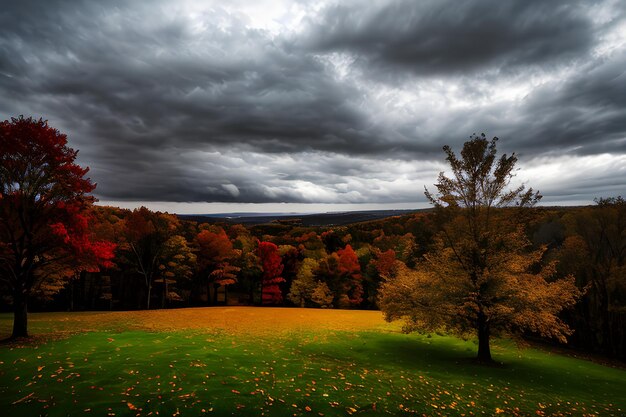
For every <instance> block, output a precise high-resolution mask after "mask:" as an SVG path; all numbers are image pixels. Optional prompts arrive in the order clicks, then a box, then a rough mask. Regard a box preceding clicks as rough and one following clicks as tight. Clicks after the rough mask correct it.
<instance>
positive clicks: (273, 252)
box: [257, 242, 285, 304]
mask: <svg viewBox="0 0 626 417" xmlns="http://www.w3.org/2000/svg"><path fill="white" fill-rule="evenodd" d="M257 255H258V257H259V262H260V264H261V269H262V270H263V278H262V282H261V300H262V303H263V304H280V303H281V302H282V301H283V295H282V291H281V290H280V286H279V284H280V283H281V282H284V281H285V279H284V278H283V277H282V276H281V274H282V272H283V263H282V260H281V257H280V253H279V251H278V246H276V245H275V244H273V243H272V242H259V246H258V248H257Z"/></svg>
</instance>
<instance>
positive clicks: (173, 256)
mask: <svg viewBox="0 0 626 417" xmlns="http://www.w3.org/2000/svg"><path fill="white" fill-rule="evenodd" d="M160 261H161V263H160V265H159V275H160V277H159V278H158V279H156V280H155V282H157V283H161V284H162V285H163V292H162V298H161V307H162V308H165V307H166V305H167V303H169V302H170V301H183V297H182V296H181V294H180V293H181V289H182V288H181V287H182V286H183V285H184V283H185V282H186V281H188V280H189V279H190V278H191V276H192V275H193V272H194V270H195V267H196V255H195V254H194V253H193V252H192V250H191V248H190V247H189V245H188V244H187V240H186V239H185V238H184V237H183V236H180V235H174V236H172V237H170V238H169V239H168V240H167V241H166V242H165V243H164V244H163V251H162V254H161V257H160ZM172 285H173V286H174V288H172ZM187 292H188V291H187ZM185 298H188V297H185Z"/></svg>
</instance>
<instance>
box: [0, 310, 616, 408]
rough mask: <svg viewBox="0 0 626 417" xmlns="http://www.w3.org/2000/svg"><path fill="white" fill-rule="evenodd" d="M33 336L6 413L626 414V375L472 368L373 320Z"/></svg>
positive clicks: (536, 363)
mask: <svg viewBox="0 0 626 417" xmlns="http://www.w3.org/2000/svg"><path fill="white" fill-rule="evenodd" d="M10 327H11V316H9V315H0V337H4V336H8V334H9V332H10ZM30 329H31V332H32V333H33V334H34V335H35V336H36V337H35V338H34V341H33V342H31V343H28V344H25V345H21V346H18V345H2V346H0V415H3V416H5V415H6V416H38V415H48V416H68V415H70V416H79V415H94V416H114V415H115V416H129V415H130V416H135V415H136V416H148V415H159V416H173V417H175V416H202V415H236V416H299V415H302V416H344V415H362V416H370V415H428V416H431V415H433V416H438V415H440V416H457V415H458V416H471V415H486V416H491V415H497V414H500V415H503V416H508V415H521V416H531V415H532V416H537V415H540V416H569V415H580V416H595V415H598V416H612V415H614V416H623V415H626V395H625V393H626V371H624V370H620V369H613V368H609V367H605V366H601V365H597V364H594V363H591V362H588V361H584V360H579V359H574V358H571V357H565V356H561V355H558V354H553V353H550V352H545V351H540V350H537V349H524V350H518V349H517V347H516V346H515V345H513V344H511V343H510V342H506V341H497V342H496V343H495V345H494V347H493V353H494V357H495V359H496V360H497V361H499V362H502V365H501V366H496V367H484V366H479V365H476V364H475V363H473V362H472V361H471V360H470V358H471V357H473V355H474V354H475V350H476V345H475V344H474V343H473V342H471V341H468V342H466V341H462V340H458V339H455V338H452V337H444V336H436V335H433V336H432V337H429V336H427V335H415V334H413V335H404V334H401V333H400V332H399V331H398V326H396V325H393V324H388V323H385V322H384V321H383V320H382V316H381V314H380V313H379V312H373V311H340V310H309V309H281V308H252V307H237V308H226V307H225V308H195V309H184V310H165V311H163V310H161V311H150V312H114V313H42V314H32V315H31V316H30Z"/></svg>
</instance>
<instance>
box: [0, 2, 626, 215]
mask: <svg viewBox="0 0 626 417" xmlns="http://www.w3.org/2000/svg"><path fill="white" fill-rule="evenodd" d="M233 4H235V6H237V5H238V3H236V2H235V3H233ZM241 4H244V5H245V4H246V2H242V3H241ZM607 4H608V3H607ZM616 4H617V6H615V7H613V6H610V4H609V5H608V6H606V8H605V10H604V13H605V14H608V15H609V16H611V17H610V18H605V19H604V20H602V21H601V22H600V23H598V22H596V21H593V20H592V19H591V17H590V16H592V15H594V14H598V13H596V12H598V11H599V10H600V9H599V7H600V6H603V5H604V3H598V4H596V3H588V2H584V3H582V2H581V3H578V2H562V1H550V2H534V1H532V2H531V1H521V0H515V1H510V2H499V1H495V0H493V1H477V2H452V1H446V2H441V1H421V2H412V1H405V0H402V1H395V2H374V3H371V2H364V3H363V2H361V3H343V2H342V3H341V5H340V6H337V5H334V6H333V5H328V6H325V7H322V8H321V11H320V12H319V13H317V14H315V13H314V14H310V15H309V16H308V17H306V18H305V19H304V20H303V21H302V22H301V24H296V25H295V26H294V27H296V28H297V30H285V31H284V32H280V31H279V32H278V33H276V32H271V31H269V30H266V29H259V28H257V27H255V26H254V25H252V24H250V22H249V20H247V17H246V16H245V15H244V13H243V12H241V13H239V12H234V11H233V10H230V9H226V8H225V7H226V6H228V5H222V4H220V3H215V4H213V5H209V6H207V5H206V4H203V3H201V5H202V8H199V9H198V10H195V11H193V13H191V12H190V11H189V10H187V8H188V7H187V6H188V4H183V5H182V6H180V7H177V6H176V5H175V3H168V2H160V1H156V2H141V3H140V2H125V1H117V2H105V3H97V2H87V1H84V2H83V1H61V0H58V1H48V2H36V1H20V2H13V3H11V4H10V5H8V6H7V7H4V8H3V9H2V11H1V12H0V27H2V31H0V116H2V117H1V118H2V119H5V118H7V117H9V116H14V115H18V114H25V115H34V116H43V117H44V118H47V119H49V120H50V124H51V125H53V126H54V127H57V128H59V129H60V130H62V131H63V132H66V133H68V136H69V139H70V144H71V145H72V146H73V147H76V148H78V149H80V154H79V158H80V162H81V163H83V164H85V165H89V166H90V167H91V173H90V175H91V177H92V178H93V179H94V180H95V181H96V182H98V188H97V193H98V196H99V197H100V198H102V199H105V200H132V201H137V200H139V201H222V202H283V201H287V202H324V203H354V202H358V203H367V202H405V201H416V200H420V201H421V200H423V196H422V195H421V192H419V191H416V190H421V189H422V184H423V183H424V182H426V183H428V184H430V183H432V182H433V181H434V178H435V177H436V174H437V172H438V171H439V170H440V169H442V165H441V162H442V161H443V158H442V152H441V146H442V145H443V144H452V145H453V146H454V147H455V149H458V148H459V147H460V146H461V145H462V142H463V141H464V140H465V139H466V138H467V137H468V135H469V134H471V133H472V132H482V131H485V132H486V133H487V134H489V135H492V136H493V135H498V136H500V137H501V138H503V140H502V142H501V143H502V149H503V150H505V151H512V150H515V151H518V152H519V153H520V155H522V157H523V160H525V161H532V160H533V158H536V157H541V156H542V155H550V156H551V157H552V156H554V155H559V154H563V153H565V154H567V155H569V156H577V155H592V156H593V155H595V154H600V153H604V152H611V153H613V154H614V155H621V154H623V153H624V151H625V150H624V146H625V141H624V138H625V137H626V126H625V122H624V120H626V117H624V116H625V110H624V109H625V108H626V103H625V99H624V97H626V91H625V86H626V82H625V81H624V71H623V68H624V67H626V58H625V56H624V48H623V46H621V47H616V48H615V50H614V51H612V52H611V53H604V54H601V55H599V54H597V53H596V52H594V51H595V49H594V48H597V46H598V44H599V43H600V42H601V41H602V39H604V38H605V37H606V36H605V35H606V34H607V33H608V32H609V31H610V30H613V29H614V28H615V27H616V26H617V24H618V23H619V22H623V10H622V9H623V8H624V7H620V6H619V3H616ZM222 6H223V7H222ZM594 7H595V8H596V9H593V8H594ZM600 8H601V7H600ZM607 10H608V12H607ZM592 11H593V13H592ZM192 14H193V15H194V16H193V17H192V16H191V15H192ZM616 33H618V34H619V33H620V32H616ZM555 74H563V76H562V77H561V76H558V75H555ZM533 77H544V78H545V81H541V82H535V84H534V86H533V87H532V89H531V91H530V92H529V93H528V94H527V95H526V96H525V97H522V98H519V99H514V100H513V99H510V100H508V101H507V100H504V101H503V100H500V101H498V100H491V97H492V95H493V94H494V90H495V89H497V88H498V87H494V86H500V85H502V86H503V88H509V87H510V86H511V85H515V84H516V83H517V82H518V81H519V83H524V82H526V80H527V79H531V78H533ZM485 80H487V81H485ZM390 81H393V82H390ZM452 87H453V88H452ZM451 91H455V92H451ZM423 92H426V93H428V94H431V95H435V96H436V98H435V99H434V101H433V99H432V98H430V99H426V98H424V96H423V94H422V93H423ZM403 93H404V94H409V95H411V94H413V96H411V98H409V99H406V97H405V98H404V99H403V101H402V102H403V103H404V102H406V103H407V104H406V105H403V104H398V103H399V102H400V96H401V95H402V94H403ZM428 94H426V96H428ZM457 98H459V99H461V98H462V99H465V100H469V101H470V102H471V103H472V105H457V101H458V100H457ZM433 102H434V105H433ZM446 102H449V103H450V106H447V105H443V104H440V103H446ZM473 103H476V105H474V104H473ZM432 161H435V162H432ZM589 175H591V176H592V177H593V178H591V179H590V181H593V179H595V178H606V175H605V174H604V173H599V174H598V173H596V174H593V173H591V171H590V173H589ZM571 181H572V182H570V183H564V185H563V187H562V188H563V189H565V190H568V189H570V188H568V187H570V186H571V190H572V193H575V194H577V193H578V192H579V191H580V190H578V189H577V188H576V187H575V186H574V185H572V184H573V182H574V181H579V180H576V179H572V180H571ZM602 181H603V180H602ZM617 182H618V184H617V185H615V184H613V185H610V187H612V188H611V189H615V187H617V188H619V187H620V186H624V183H623V181H622V182H620V181H619V180H618V181H617ZM579 183H580V181H579ZM595 184H596V183H594V187H595ZM608 186H609V185H607V187H608ZM550 187H552V188H550V189H554V190H556V189H557V188H558V187H553V186H550ZM592 188H593V187H592ZM623 188H626V187H623ZM555 192H556V191H555ZM585 192H586V193H590V192H591V191H585ZM559 198H561V197H559Z"/></svg>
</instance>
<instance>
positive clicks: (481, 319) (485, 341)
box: [476, 311, 493, 363]
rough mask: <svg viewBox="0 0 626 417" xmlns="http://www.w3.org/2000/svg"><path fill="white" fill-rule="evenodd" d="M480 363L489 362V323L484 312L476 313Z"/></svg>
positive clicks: (490, 360) (491, 360)
mask: <svg viewBox="0 0 626 417" xmlns="http://www.w3.org/2000/svg"><path fill="white" fill-rule="evenodd" d="M476 359H478V362H480V363H491V362H493V359H491V349H490V348H489V323H488V322H487V318H486V317H485V315H484V313H483V312H482V311H481V312H479V313H478V356H477V357H476Z"/></svg>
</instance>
